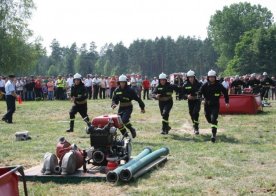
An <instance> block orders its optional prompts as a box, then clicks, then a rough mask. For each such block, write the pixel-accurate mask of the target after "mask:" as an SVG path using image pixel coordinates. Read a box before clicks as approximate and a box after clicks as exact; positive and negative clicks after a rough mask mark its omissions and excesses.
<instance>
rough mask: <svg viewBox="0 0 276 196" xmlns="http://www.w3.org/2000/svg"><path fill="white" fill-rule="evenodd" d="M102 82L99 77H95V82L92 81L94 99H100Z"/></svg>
mask: <svg viewBox="0 0 276 196" xmlns="http://www.w3.org/2000/svg"><path fill="white" fill-rule="evenodd" d="M100 82H101V81H100V79H99V78H98V76H97V75H95V78H93V80H92V84H93V99H98V94H99V88H100Z"/></svg>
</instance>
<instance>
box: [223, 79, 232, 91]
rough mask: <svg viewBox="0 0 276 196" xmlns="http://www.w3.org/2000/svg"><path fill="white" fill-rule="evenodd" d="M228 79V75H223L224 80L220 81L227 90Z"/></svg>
mask: <svg viewBox="0 0 276 196" xmlns="http://www.w3.org/2000/svg"><path fill="white" fill-rule="evenodd" d="M229 80H230V78H229V77H225V78H224V81H223V82H222V83H221V84H222V85H223V86H224V88H226V90H228V89H229V86H230V82H229Z"/></svg>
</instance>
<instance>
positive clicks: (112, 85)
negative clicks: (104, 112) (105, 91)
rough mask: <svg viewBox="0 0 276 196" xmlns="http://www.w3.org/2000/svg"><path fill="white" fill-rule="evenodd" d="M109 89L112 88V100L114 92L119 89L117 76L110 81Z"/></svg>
mask: <svg viewBox="0 0 276 196" xmlns="http://www.w3.org/2000/svg"><path fill="white" fill-rule="evenodd" d="M109 88H110V99H112V96H113V92H114V90H115V89H116V88H117V80H116V78H115V76H112V77H111V79H110V80H109Z"/></svg>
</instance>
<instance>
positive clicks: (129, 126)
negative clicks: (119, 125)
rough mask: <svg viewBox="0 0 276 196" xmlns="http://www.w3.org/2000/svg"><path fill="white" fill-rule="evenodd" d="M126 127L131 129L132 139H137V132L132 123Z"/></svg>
mask: <svg viewBox="0 0 276 196" xmlns="http://www.w3.org/2000/svg"><path fill="white" fill-rule="evenodd" d="M126 127H127V128H128V129H129V131H130V133H131V136H132V138H135V137H136V130H135V129H134V128H133V127H132V125H131V124H130V123H128V124H127V125H126Z"/></svg>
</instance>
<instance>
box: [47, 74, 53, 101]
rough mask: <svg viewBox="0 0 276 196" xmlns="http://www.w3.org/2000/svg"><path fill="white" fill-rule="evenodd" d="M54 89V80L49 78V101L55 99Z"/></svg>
mask: <svg viewBox="0 0 276 196" xmlns="http://www.w3.org/2000/svg"><path fill="white" fill-rule="evenodd" d="M54 87H55V84H54V82H53V79H52V78H49V82H48V83H47V88H48V89H47V90H48V100H53V99H54Z"/></svg>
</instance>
